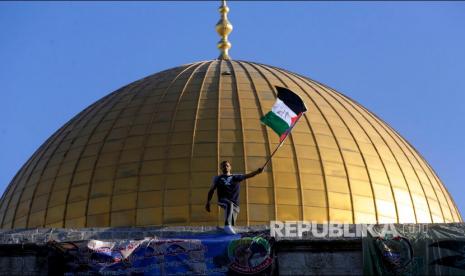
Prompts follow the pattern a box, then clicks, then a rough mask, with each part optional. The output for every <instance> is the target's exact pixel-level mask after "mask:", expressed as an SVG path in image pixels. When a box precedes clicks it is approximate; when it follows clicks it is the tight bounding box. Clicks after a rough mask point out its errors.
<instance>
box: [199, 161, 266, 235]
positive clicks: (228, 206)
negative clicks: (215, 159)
mask: <svg viewBox="0 0 465 276" xmlns="http://www.w3.org/2000/svg"><path fill="white" fill-rule="evenodd" d="M220 169H221V171H222V173H223V174H221V175H218V176H215V178H213V183H212V185H211V186H210V190H209V191H208V198H207V204H205V209H206V210H207V212H210V201H211V199H212V197H213V194H214V193H215V189H218V192H217V195H218V205H219V206H220V207H221V208H223V209H224V231H225V232H226V233H228V234H236V232H235V231H234V228H233V227H232V226H234V225H235V222H236V218H237V214H239V191H240V182H241V181H243V180H244V179H247V178H251V177H254V176H256V175H257V174H260V173H261V172H262V171H263V168H259V169H257V170H256V171H253V172H251V173H248V174H231V164H230V163H229V162H228V161H222V162H221V163H220Z"/></svg>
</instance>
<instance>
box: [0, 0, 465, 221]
mask: <svg viewBox="0 0 465 276" xmlns="http://www.w3.org/2000/svg"><path fill="white" fill-rule="evenodd" d="M218 6H219V1H218V2H213V1H209V2H46V3H36V2H0V99H1V101H0V105H1V108H0V149H1V154H0V191H3V190H4V189H5V187H6V185H7V184H8V183H9V182H10V180H11V179H12V177H13V176H14V174H15V173H16V172H17V171H18V170H19V168H20V166H21V165H22V164H23V163H24V162H26V160H27V159H28V158H29V157H30V156H31V154H32V153H33V152H34V151H35V150H36V149H37V148H38V147H39V146H40V145H41V144H42V143H43V142H44V141H45V139H47V138H48V137H49V136H50V135H51V134H52V133H53V132H54V131H55V130H57V129H58V128H59V127H60V126H62V125H63V124H64V123H66V122H67V121H68V120H69V119H71V118H72V117H73V116H74V115H76V114H77V113H78V112H79V111H81V110H82V109H84V108H85V107H86V106H88V105H89V104H91V103H93V102H94V101H96V100H97V99H99V98H101V97H103V96H104V95H106V94H108V93H110V92H112V91H114V90H116V89H117V88H119V87H121V86H123V85H125V84H128V83H130V82H133V81H135V80H138V79H140V78H142V77H144V76H146V75H149V74H152V73H155V72H158V71H161V70H164V69H168V68H171V67H175V66H178V65H181V64H185V63H190V62H194V61H199V60H208V59H214V58H216V57H217V56H218V52H217V50H216V43H217V41H218V40H219V38H218V36H217V35H216V33H215V31H214V25H215V24H216V22H217V21H218V19H219V15H218V12H217V8H218ZM229 6H230V8H231V12H230V16H229V17H230V20H231V22H232V23H233V25H234V31H233V32H232V34H231V36H230V40H231V42H232V44H233V47H232V49H231V52H230V53H231V56H232V57H233V58H236V59H241V60H249V61H257V62H261V63H265V64H270V65H274V66H278V67H284V68H287V69H289V70H291V71H294V72H297V73H300V74H303V75H305V76H308V77H310V78H313V79H315V80H318V81H320V82H323V83H325V84H327V85H329V86H331V87H333V88H335V89H337V90H339V91H340V92H342V93H344V94H346V95H348V96H350V97H352V98H354V99H355V100H357V101H358V102H360V103H361V104H363V105H364V106H366V107H367V108H369V109H370V110H371V111H373V112H374V113H376V114H377V115H379V116H380V117H381V118H383V119H384V120H385V121H387V122H388V123H389V124H390V125H391V126H392V127H394V128H395V129H396V130H397V131H398V132H400V133H401V134H402V135H403V136H404V137H405V138H406V139H407V140H408V141H409V142H410V143H412V144H413V145H414V146H415V147H416V148H417V149H418V150H419V151H420V152H421V153H422V155H423V156H424V157H425V158H426V159H427V160H428V162H429V163H430V164H431V165H432V167H433V168H435V170H436V172H437V173H438V175H439V177H440V178H441V179H442V180H443V182H444V183H445V185H446V187H447V188H448V189H449V191H450V193H451V194H452V196H453V197H454V199H455V201H456V203H457V204H458V206H459V209H460V210H461V212H462V215H464V213H463V210H465V192H464V190H465V189H464V180H463V174H464V170H465V139H464V134H465V50H464V49H465V28H464V27H463V26H465V16H463V15H464V14H465V2H284V1H283V2H278V1H275V2H273V1H270V2H245V1H244V2H230V3H229Z"/></svg>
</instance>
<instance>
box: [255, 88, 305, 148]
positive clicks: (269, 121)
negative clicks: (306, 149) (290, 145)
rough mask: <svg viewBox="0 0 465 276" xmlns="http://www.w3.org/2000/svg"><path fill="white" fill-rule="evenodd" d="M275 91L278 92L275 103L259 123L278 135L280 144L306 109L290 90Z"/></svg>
mask: <svg viewBox="0 0 465 276" xmlns="http://www.w3.org/2000/svg"><path fill="white" fill-rule="evenodd" d="M276 90H277V91H278V98H277V99H276V103H275V104H274V105H273V107H272V108H271V111H270V112H268V113H267V114H266V115H265V116H263V117H262V118H261V119H260V121H261V122H262V123H263V124H265V125H267V126H269V127H271V129H273V130H274V132H276V133H277V134H278V135H279V142H282V141H284V139H286V137H287V135H288V134H289V133H290V132H291V130H292V128H293V127H294V125H295V123H296V122H297V120H298V119H299V118H300V117H301V116H302V115H303V114H304V113H305V111H307V108H306V107H305V104H304V102H303V101H302V99H301V98H300V97H299V96H297V95H296V94H295V93H294V92H292V91H291V90H289V89H287V88H283V87H278V86H276Z"/></svg>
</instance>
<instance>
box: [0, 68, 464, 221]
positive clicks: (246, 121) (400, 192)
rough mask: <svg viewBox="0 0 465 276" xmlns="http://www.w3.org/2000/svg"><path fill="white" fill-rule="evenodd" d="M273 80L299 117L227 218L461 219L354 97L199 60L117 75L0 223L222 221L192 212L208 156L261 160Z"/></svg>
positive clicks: (200, 204)
mask: <svg viewBox="0 0 465 276" xmlns="http://www.w3.org/2000/svg"><path fill="white" fill-rule="evenodd" d="M226 72H228V73H226ZM276 85H278V86H284V87H288V88H289V89H291V90H292V91H294V92H295V93H297V94H298V95H299V96H300V97H301V98H302V99H303V100H304V101H305V103H306V105H307V107H308V112H307V113H306V114H305V115H304V116H303V117H302V119H301V121H299V123H298V124H297V125H296V127H295V128H294V130H293V131H292V134H291V136H290V137H289V138H288V139H287V140H286V142H285V143H284V145H283V146H282V147H281V148H280V149H279V150H278V152H277V153H276V155H275V156H274V157H273V159H272V161H271V162H270V164H268V165H267V167H266V169H265V171H264V172H263V173H262V174H260V175H258V176H256V177H253V178H250V179H247V180H246V182H245V183H243V187H242V189H241V192H242V194H241V202H240V207H241V213H240V214H239V217H238V221H237V222H238V224H239V225H257V224H269V221H270V220H307V221H317V222H325V221H340V222H349V223H389V222H399V223H427V222H433V223H442V222H461V221H462V218H461V216H460V213H459V211H458V210H457V207H456V205H455V203H454V201H453V199H452V197H451V196H450V195H449V193H448V192H447V189H446V187H445V186H444V185H443V184H442V182H441V180H440V179H439V178H438V177H437V175H436V173H435V172H434V171H433V169H432V168H431V167H430V166H429V165H428V163H427V162H426V160H425V159H424V158H423V157H421V155H420V154H419V153H418V152H417V151H416V150H415V149H414V148H412V147H411V145H410V144H409V143H408V142H407V141H405V139H403V138H402V137H401V136H400V135H399V134H398V133H396V132H395V131H394V130H392V128H391V127H390V126H389V125H387V124H386V123H385V122H383V121H382V120H380V119H379V118H378V117H376V116H375V115H374V114H373V113H371V112H370V111H368V110H366V109H365V108H363V107H362V106H360V105H359V104H357V103H356V102H355V101H353V100H351V99H349V98H347V97H345V96H344V95H342V94H341V93H339V92H337V91H335V90H333V89H331V88H329V87H327V86H325V85H322V84H320V83H318V82H316V81H313V80H310V79H308V78H305V77H302V76H300V75H298V74H295V73H291V72H288V71H286V70H283V69H279V68H275V67H272V66H268V65H263V64H257V63H252V62H246V61H233V60H212V61H204V62H198V63H192V64H188V65H183V66H180V67H176V68H171V69H168V70H165V71H163V72H159V73H157V74H154V75H151V76H150V77H147V78H145V79H143V80H139V81H136V82H134V83H132V84H129V85H127V86H125V87H123V88H121V89H119V90H118V91H116V92H114V93H111V94H109V95H108V96H106V97H104V98H102V99H101V100H99V101H98V102H96V103H95V104H92V105H91V106H89V107H88V108H86V109H85V110H84V111H83V112H81V113H79V114H78V115H77V116H76V117H75V118H73V119H72V120H70V121H69V122H68V123H66V124H65V125H64V126H63V127H62V128H61V129H60V130H58V131H57V132H56V133H55V134H54V135H52V136H51V137H50V138H49V139H48V140H47V141H46V142H45V143H44V144H43V145H42V146H41V147H40V148H39V149H38V150H37V151H36V152H35V153H34V154H33V156H32V157H31V158H30V159H29V160H28V161H27V162H26V164H25V165H24V166H23V168H21V169H20V170H19V172H18V173H17V175H16V176H15V178H14V179H13V180H12V181H11V183H10V185H9V186H8V188H7V189H6V191H5V193H4V194H3V196H2V198H1V200H0V226H1V228H26V227H27V228H35V227H66V228H73V227H77V228H79V227H117V226H148V225H221V224H222V223H223V219H222V217H223V214H222V210H221V209H220V208H212V212H211V213H207V212H206V211H205V210H204V205H205V199H206V194H207V191H208V188H209V186H210V181H211V179H212V177H213V176H214V175H216V174H217V173H218V171H217V168H218V162H220V161H221V160H229V161H230V162H231V164H232V167H233V171H234V172H237V173H241V172H251V171H253V170H255V169H257V168H258V167H260V166H262V165H263V164H264V163H265V161H266V159H267V157H268V156H269V155H270V153H271V152H272V150H273V149H274V148H275V147H276V145H277V144H278V141H279V138H278V136H277V135H276V134H275V133H274V132H273V131H271V130H270V129H269V128H267V127H264V126H262V125H261V124H260V120H259V118H260V117H261V116H263V115H264V114H265V113H266V112H268V111H269V110H270V109H271V107H272V105H273V104H274V102H275V99H276V95H275V93H274V92H273V87H274V86H276ZM214 200H216V197H215V198H214ZM213 206H215V205H214V204H212V207H213Z"/></svg>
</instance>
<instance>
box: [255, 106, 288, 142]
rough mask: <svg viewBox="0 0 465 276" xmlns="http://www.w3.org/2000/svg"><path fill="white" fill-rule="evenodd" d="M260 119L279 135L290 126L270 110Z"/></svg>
mask: <svg viewBox="0 0 465 276" xmlns="http://www.w3.org/2000/svg"><path fill="white" fill-rule="evenodd" d="M260 121H261V122H262V123H264V124H265V125H267V126H269V127H271V129H273V130H274V132H276V133H277V134H278V135H279V136H281V134H283V133H284V132H286V130H287V129H288V128H289V127H290V125H288V124H287V123H286V121H284V120H283V119H281V118H280V117H279V116H278V115H276V114H274V113H273V112H272V111H270V112H268V113H266V115H265V116H263V117H262V118H261V119H260Z"/></svg>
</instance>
